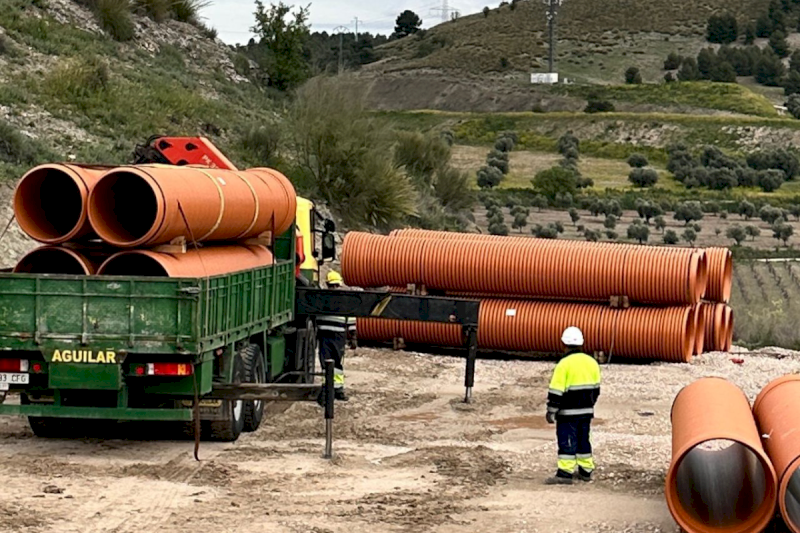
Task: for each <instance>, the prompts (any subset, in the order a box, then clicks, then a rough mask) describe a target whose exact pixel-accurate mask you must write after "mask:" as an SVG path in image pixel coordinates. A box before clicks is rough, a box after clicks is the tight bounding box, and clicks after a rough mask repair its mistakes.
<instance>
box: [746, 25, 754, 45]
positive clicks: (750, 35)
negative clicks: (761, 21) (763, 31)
mask: <svg viewBox="0 0 800 533" xmlns="http://www.w3.org/2000/svg"><path fill="white" fill-rule="evenodd" d="M755 40H756V25H755V24H753V23H752V22H748V23H747V26H745V27H744V44H746V45H751V44H753V42H755Z"/></svg>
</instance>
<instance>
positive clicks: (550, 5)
mask: <svg viewBox="0 0 800 533" xmlns="http://www.w3.org/2000/svg"><path fill="white" fill-rule="evenodd" d="M542 2H543V3H544V5H545V6H546V8H547V11H546V13H547V29H548V32H549V34H550V55H549V57H548V61H547V63H548V72H550V73H551V74H552V73H553V72H554V68H555V67H554V63H555V58H556V16H557V15H558V8H559V7H561V4H562V3H563V2H564V0H542Z"/></svg>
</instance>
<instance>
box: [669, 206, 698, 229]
mask: <svg viewBox="0 0 800 533" xmlns="http://www.w3.org/2000/svg"><path fill="white" fill-rule="evenodd" d="M673 217H674V218H675V220H680V221H682V222H684V223H685V225H687V226H688V225H689V223H690V222H692V221H694V220H703V207H702V206H701V205H700V202H696V201H692V202H682V203H680V204H678V206H677V207H676V208H675V214H674V215H673Z"/></svg>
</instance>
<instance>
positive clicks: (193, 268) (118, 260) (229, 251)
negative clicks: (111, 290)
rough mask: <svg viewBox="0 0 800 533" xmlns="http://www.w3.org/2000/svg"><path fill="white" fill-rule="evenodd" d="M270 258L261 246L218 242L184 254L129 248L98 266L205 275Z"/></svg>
mask: <svg viewBox="0 0 800 533" xmlns="http://www.w3.org/2000/svg"><path fill="white" fill-rule="evenodd" d="M272 261H273V257H272V254H271V253H270V251H269V250H267V248H265V247H264V246H217V247H214V248H200V249H189V250H188V251H187V252H186V253H184V254H168V253H163V252H152V251H149V250H129V251H124V252H119V253H117V254H114V255H112V256H111V257H109V258H108V259H107V260H106V261H105V262H104V263H103V264H102V265H101V266H100V269H99V270H98V272H97V273H98V274H100V275H105V276H155V277H170V278H205V277H208V276H217V275H220V274H230V273H232V272H239V271H241V270H247V269H250V268H257V267H260V266H266V265H269V264H271V263H272Z"/></svg>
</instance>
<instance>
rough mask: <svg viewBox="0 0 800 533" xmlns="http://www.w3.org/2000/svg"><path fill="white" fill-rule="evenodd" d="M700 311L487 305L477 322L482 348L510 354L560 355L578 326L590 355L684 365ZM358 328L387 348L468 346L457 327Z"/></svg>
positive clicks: (381, 323) (382, 323) (380, 322)
mask: <svg viewBox="0 0 800 533" xmlns="http://www.w3.org/2000/svg"><path fill="white" fill-rule="evenodd" d="M695 311H696V308H695V307H668V308H661V309H659V308H648V307H641V308H630V309H625V310H615V309H609V308H608V306H603V305H592V304H575V303H564V302H539V301H533V300H499V299H484V300H481V307H480V313H479V317H478V346H479V347H480V348H482V349H488V350H504V351H511V352H542V353H555V352H560V351H561V350H562V349H563V346H562V344H561V334H562V333H563V331H564V329H565V328H567V327H568V326H577V327H579V328H581V330H582V331H583V334H584V338H585V339H586V345H585V349H586V350H587V351H589V352H596V351H603V352H605V353H606V354H611V355H613V356H619V357H626V358H640V359H657V360H663V361H671V362H681V363H684V362H688V361H690V360H691V357H692V354H693V353H694V351H695V346H696V338H695V324H696V317H695ZM357 322H358V326H357V327H358V336H359V338H361V339H364V340H374V341H380V342H385V341H390V340H392V339H393V338H396V337H401V338H403V339H404V340H405V341H406V342H407V343H409V344H425V345H435V346H453V347H456V346H461V345H462V344H463V340H462V337H461V326H459V325H457V324H443V325H440V324H431V323H406V322H402V321H393V320H385V319H371V318H368V319H358V320H357ZM411 324H413V326H412V325H411Z"/></svg>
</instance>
